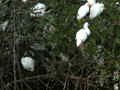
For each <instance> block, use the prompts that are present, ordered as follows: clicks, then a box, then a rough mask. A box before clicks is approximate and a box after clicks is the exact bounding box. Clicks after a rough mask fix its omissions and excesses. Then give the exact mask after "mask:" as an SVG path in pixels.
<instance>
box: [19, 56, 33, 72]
mask: <svg viewBox="0 0 120 90" xmlns="http://www.w3.org/2000/svg"><path fill="white" fill-rule="evenodd" d="M21 64H22V66H23V68H24V69H26V70H27V71H31V72H33V71H34V68H35V61H34V60H33V59H32V58H31V57H22V58H21Z"/></svg>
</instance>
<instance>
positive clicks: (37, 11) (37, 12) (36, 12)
mask: <svg viewBox="0 0 120 90" xmlns="http://www.w3.org/2000/svg"><path fill="white" fill-rule="evenodd" d="M32 10H33V13H31V16H43V15H44V14H45V10H46V5H45V4H43V3H37V4H36V5H35V6H34V7H33V8H32Z"/></svg>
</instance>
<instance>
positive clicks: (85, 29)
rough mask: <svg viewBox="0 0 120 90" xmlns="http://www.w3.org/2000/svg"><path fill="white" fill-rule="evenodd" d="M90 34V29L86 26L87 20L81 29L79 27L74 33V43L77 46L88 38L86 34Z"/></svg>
mask: <svg viewBox="0 0 120 90" xmlns="http://www.w3.org/2000/svg"><path fill="white" fill-rule="evenodd" d="M90 34H91V31H90V29H89V28H88V22H86V23H85V24H84V26H83V28H82V29H80V30H79V31H78V32H77V33H76V38H75V39H76V45H77V47H79V46H80V45H81V44H82V43H83V42H85V40H86V39H87V38H88V36H89V35H90Z"/></svg>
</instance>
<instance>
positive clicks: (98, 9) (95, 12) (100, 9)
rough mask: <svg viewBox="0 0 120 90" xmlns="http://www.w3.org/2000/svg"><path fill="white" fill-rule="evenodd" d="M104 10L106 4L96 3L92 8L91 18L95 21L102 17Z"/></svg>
mask: <svg viewBox="0 0 120 90" xmlns="http://www.w3.org/2000/svg"><path fill="white" fill-rule="evenodd" d="M103 10H104V4H103V3H96V4H94V5H93V6H92V7H91V8H90V15H89V18H90V19H93V18H95V17H97V16H98V15H100V14H101V13H102V12H103Z"/></svg>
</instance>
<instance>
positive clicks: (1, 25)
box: [0, 20, 9, 31]
mask: <svg viewBox="0 0 120 90" xmlns="http://www.w3.org/2000/svg"><path fill="white" fill-rule="evenodd" d="M8 23H9V21H8V20H7V21H5V22H3V23H2V24H0V27H1V28H2V31H5V30H6V28H7V26H8Z"/></svg>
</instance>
